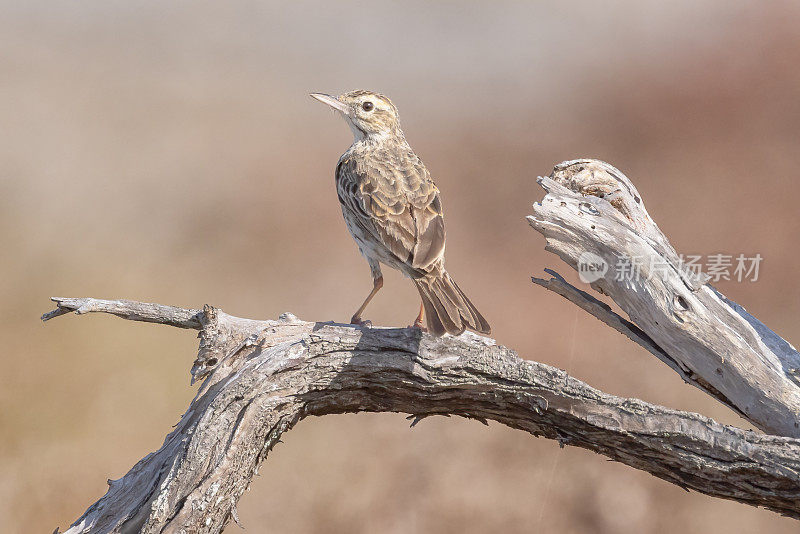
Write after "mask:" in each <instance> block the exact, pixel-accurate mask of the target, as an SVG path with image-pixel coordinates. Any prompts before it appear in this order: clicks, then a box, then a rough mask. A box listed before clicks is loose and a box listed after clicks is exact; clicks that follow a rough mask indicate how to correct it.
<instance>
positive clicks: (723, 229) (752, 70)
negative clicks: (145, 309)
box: [0, 0, 800, 533]
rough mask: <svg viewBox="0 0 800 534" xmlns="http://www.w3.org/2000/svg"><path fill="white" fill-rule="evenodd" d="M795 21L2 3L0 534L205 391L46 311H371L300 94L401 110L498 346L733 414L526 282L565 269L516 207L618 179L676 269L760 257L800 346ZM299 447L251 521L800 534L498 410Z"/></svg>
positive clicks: (731, 8) (80, 492) (119, 463)
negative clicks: (684, 263)
mask: <svg viewBox="0 0 800 534" xmlns="http://www.w3.org/2000/svg"><path fill="white" fill-rule="evenodd" d="M23 4H24V5H23ZM165 4H168V5H165ZM601 4H602V7H601ZM791 6H792V4H789V3H787V4H783V3H781V2H772V3H761V4H756V3H753V4H752V5H750V4H747V3H743V2H726V1H720V2H711V3H701V2H693V1H679V2H657V1H653V2H629V3H623V2H611V3H609V2H603V3H599V2H578V3H570V4H569V5H561V3H559V4H556V3H552V2H542V3H533V4H523V3H516V2H507V3H506V2H491V3H486V4H479V3H468V2H455V1H451V2H440V3H436V4H433V5H429V4H428V3H422V2H402V3H396V4H381V3H376V2H367V3H355V2H351V3H334V2H295V3H291V4H289V5H283V6H278V5H271V4H269V3H266V2H255V1H253V2H246V1H235V2H208V3H205V2H198V1H188V0H187V1H180V2H169V3H164V2H160V1H152V2H127V1H121V0H119V1H105V0H104V1H93V2H82V3H75V2H66V1H63V2H62V1H58V2H54V1H50V2H39V1H37V2H30V1H27V2H24V3H23V2H13V3H12V2H2V3H0V243H2V251H3V254H2V258H1V259H0V269H1V271H0V272H1V273H2V279H1V280H2V281H1V282H0V299H2V306H0V336H1V337H2V347H3V354H2V356H0V358H2V371H0V429H1V430H2V432H1V433H0V521H1V523H2V530H3V531H4V532H9V533H14V532H19V533H23V532H25V533H27V532H51V531H52V530H53V528H55V527H56V526H57V525H59V526H61V527H62V528H63V527H65V526H66V525H68V524H69V523H70V522H72V521H73V520H74V519H75V518H76V517H78V515H80V513H82V511H83V510H84V509H85V508H86V506H88V505H89V504H90V503H91V502H93V501H94V500H95V499H96V498H98V497H100V496H101V495H102V494H103V493H104V492H105V489H106V485H105V480H106V479H107V478H118V477H120V476H122V475H123V474H124V473H125V472H126V470H127V469H128V468H129V467H130V466H131V465H133V463H134V462H135V461H137V460H138V459H139V458H141V457H142V456H143V455H145V454H146V453H148V452H150V451H152V450H155V449H156V448H158V447H159V446H160V444H161V441H162V438H163V436H164V435H165V434H166V432H167V431H168V430H169V429H170V426H171V425H172V424H173V423H175V422H176V421H177V420H178V418H179V417H180V415H181V413H182V411H183V410H184V409H185V407H186V406H187V404H188V402H189V400H190V399H191V398H192V396H193V394H194V391H195V390H194V389H193V388H190V387H189V385H188V373H187V370H188V369H189V367H190V365H191V362H192V360H193V358H194V352H195V349H196V340H195V338H194V335H193V333H192V332H189V331H180V330H175V329H171V328H167V327H163V326H151V325H143V324H133V323H128V322H123V321H120V320H117V319H115V318H108V317H100V316H90V317H84V318H76V317H72V316H70V317H65V318H62V319H59V320H57V321H54V322H52V323H48V324H47V325H43V324H41V323H40V322H39V320H38V317H39V315H40V314H41V313H42V312H44V311H46V310H47V309H49V302H48V300H47V298H48V297H49V296H51V295H63V296H94V297H104V298H130V299H139V300H146V301H157V302H162V303H168V304H175V305H181V306H186V307H198V306H201V305H202V304H204V303H211V304H214V305H216V306H220V307H222V308H223V309H224V310H226V311H227V312H229V313H233V314H236V315H240V316H246V317H257V318H274V317H276V316H277V315H278V314H279V313H281V312H283V311H287V310H288V311H292V312H293V313H295V314H297V315H298V316H300V317H301V318H304V319H308V320H329V319H337V320H346V319H347V318H348V317H349V316H350V314H351V313H352V312H353V310H354V308H355V307H356V305H357V304H358V303H359V302H360V301H361V299H362V298H363V297H364V295H365V293H366V292H367V291H368V289H369V287H370V280H369V274H368V273H369V271H368V268H367V266H366V263H365V262H364V261H363V259H362V258H361V257H360V256H359V255H358V253H357V251H356V248H355V245H354V244H353V242H352V241H351V239H350V237H349V236H348V235H347V233H346V230H345V228H344V224H343V223H342V221H341V214H340V211H339V206H338V203H337V201H336V195H335V191H334V186H333V170H334V165H335V163H336V160H337V158H338V156H339V154H340V153H341V152H343V151H344V150H345V149H346V148H347V147H348V146H349V143H350V139H351V137H350V133H349V131H348V129H347V127H346V126H345V125H344V124H343V123H342V121H341V120H340V119H339V118H337V117H335V116H333V114H332V113H331V112H330V111H329V110H327V109H325V108H324V107H323V106H322V105H321V104H319V103H317V102H315V101H313V100H311V99H310V98H308V96H307V93H308V92H310V91H326V92H333V93H338V92H342V91H345V90H350V89H354V88H370V89H375V90H379V91H382V92H385V93H386V94H388V95H390V96H391V97H392V98H393V100H394V101H395V103H396V104H397V105H398V107H399V109H400V111H401V115H402V118H403V124H404V127H405V131H406V134H407V137H408V139H409V140H410V142H411V144H412V146H413V147H414V148H415V149H416V151H417V152H418V154H419V155H420V156H421V157H422V158H423V159H424V161H425V162H426V164H427V166H428V168H429V169H430V170H431V172H432V173H433V175H434V177H435V178H436V180H437V182H438V185H439V187H440V188H441V190H442V192H443V198H444V204H445V209H446V214H447V224H448V238H449V239H448V254H447V257H448V266H449V268H450V270H451V272H452V273H453V275H454V277H455V278H456V279H457V280H458V281H459V284H460V285H461V287H462V288H464V289H465V290H466V292H467V293H468V294H469V295H470V296H471V297H472V298H473V300H474V301H475V302H476V303H477V304H478V306H479V308H480V309H481V310H482V311H483V313H484V314H485V315H486V317H487V318H488V319H489V320H490V322H491V323H492V325H493V327H494V334H495V336H496V338H497V339H498V340H499V341H500V342H501V343H503V344H505V345H508V346H511V347H514V348H516V349H518V350H519V352H520V354H521V355H522V356H523V357H526V358H531V359H536V360H538V361H542V362H546V363H549V364H552V365H555V366H558V367H561V368H564V369H566V370H568V371H569V372H570V373H571V374H573V375H574V376H576V377H578V378H581V379H583V380H585V381H587V382H589V383H590V384H592V385H594V386H596V387H598V388H601V389H603V390H605V391H607V392H610V393H613V394H616V395H621V396H633V397H639V398H642V399H645V400H647V401H651V402H656V403H660V404H664V405H666V406H670V407H674V408H680V409H686V410H693V411H698V412H701V413H704V414H706V415H710V416H712V417H715V418H717V419H718V420H721V421H724V422H727V423H732V424H736V425H744V423H743V422H742V421H741V420H740V419H738V418H737V417H736V416H734V415H732V414H731V412H730V411H729V410H727V409H725V408H724V407H722V406H720V405H719V404H717V403H715V402H714V401H713V400H711V399H710V398H708V397H706V396H704V395H702V394H700V393H699V392H697V391H696V390H694V389H693V388H691V387H689V386H687V385H684V384H683V383H682V382H681V381H680V380H679V379H678V378H677V376H676V375H675V374H674V373H672V372H671V371H670V370H668V369H667V367H666V366H664V365H663V364H661V363H659V362H658V361H656V359H655V358H653V357H652V356H651V355H649V354H647V353H645V352H644V351H643V350H641V349H640V348H638V347H637V346H634V345H633V344H632V343H630V342H628V341H627V340H626V339H624V338H622V337H621V336H620V335H618V334H616V333H615V332H613V331H611V330H610V329H608V328H606V327H603V326H602V325H600V323H598V322H597V321H596V320H594V319H593V318H591V317H589V316H587V315H586V314H584V313H583V312H580V311H578V310H577V309H576V308H575V307H574V306H572V305H571V304H569V303H567V302H565V301H563V300H561V299H560V298H559V297H557V296H555V295H553V294H550V293H548V292H546V291H544V290H542V289H540V288H536V287H534V286H533V285H532V284H531V283H530V281H529V276H530V275H531V274H540V273H541V272H542V269H544V268H545V267H555V268H557V269H558V270H560V271H561V272H563V273H567V271H568V270H569V269H568V268H567V267H566V266H565V265H563V264H562V263H561V262H560V261H559V260H558V258H556V257H555V256H553V255H550V254H548V253H546V252H544V250H543V239H542V238H541V237H540V236H539V235H538V234H535V233H534V232H533V231H532V230H531V229H529V228H528V226H527V224H526V223H525V221H524V216H525V215H526V214H528V213H529V212H530V204H531V203H532V202H533V201H535V200H538V199H539V198H541V195H542V193H541V191H540V189H539V188H538V187H537V186H536V184H535V177H536V175H537V174H547V173H549V172H550V170H551V168H552V166H553V164H555V163H557V162H559V161H562V160H565V159H571V158H575V157H581V156H592V157H597V158H601V159H604V160H606V161H609V162H611V163H612V164H614V165H616V166H617V167H619V168H620V169H621V170H623V172H625V173H626V174H627V175H628V176H629V177H630V178H631V179H632V180H633V181H634V183H635V184H636V185H637V187H638V188H639V190H640V192H641V193H642V195H643V196H644V199H645V202H646V203H647V206H648V209H649V211H650V213H651V214H652V215H653V217H654V218H655V219H656V221H657V222H658V224H659V225H660V226H661V228H662V229H663V230H664V231H665V233H666V234H667V235H669V236H670V237H671V239H672V241H673V244H674V245H675V246H676V248H677V249H678V250H679V251H682V252H684V253H689V254H712V253H720V252H722V253H727V254H738V253H745V254H755V253H756V252H758V253H760V254H762V255H763V256H764V258H765V259H764V263H763V264H762V269H761V278H760V280H759V281H758V282H755V283H736V282H723V283H720V284H719V287H720V288H721V289H722V290H723V291H724V292H726V293H727V294H728V295H729V296H730V297H731V298H733V299H735V300H737V301H739V302H741V303H742V304H743V305H745V306H746V307H747V308H748V309H749V310H750V311H751V312H753V313H754V314H755V315H756V316H758V317H759V318H761V319H762V320H763V321H765V322H766V323H767V324H769V325H770V326H771V327H773V328H774V329H775V330H776V331H777V332H778V333H780V334H782V335H783V336H785V337H786V338H787V339H789V340H790V341H794V342H797V341H798V339H800V327H798V317H800V299H798V297H800V284H798V283H797V279H796V278H795V275H796V273H797V271H798V269H797V262H798V260H800V251H798V248H797V241H798V239H797V237H798V232H799V231H800V216H798V210H797V198H796V194H795V191H796V187H795V184H797V183H798V182H797V180H798V171H797V165H796V157H795V155H796V153H797V147H798V138H799V136H800V105H799V104H798V94H800V93H799V92H800V69H798V68H797V66H798V64H800V34H799V33H798V31H797V26H798V23H800V8H798V7H797V6H798V4H796V3H794V4H793V6H794V7H791ZM569 274H570V275H571V274H572V273H569ZM572 279H574V277H572ZM417 302H418V301H417V297H416V295H415V292H414V290H413V288H412V286H411V284H409V283H408V282H407V281H405V280H403V279H402V278H401V277H400V276H399V275H397V274H396V273H388V274H387V283H386V287H385V289H384V290H383V291H382V293H381V294H380V295H379V296H378V298H377V299H376V300H375V301H374V304H373V305H372V306H371V308H370V313H369V317H370V318H372V319H373V320H374V321H375V323H376V324H379V325H405V324H408V322H409V321H410V320H411V319H412V318H413V316H414V314H415V312H416V309H417V308H416V306H417ZM284 441H285V444H283V445H280V446H279V447H278V448H277V449H276V450H275V451H274V452H273V453H272V454H270V457H269V460H268V461H267V462H266V463H265V465H264V467H263V469H262V471H261V473H262V474H261V476H260V477H259V478H257V479H256V480H255V481H254V484H253V487H252V491H251V492H249V493H248V494H246V495H245V496H244V497H243V498H242V500H241V503H240V508H239V510H240V512H239V513H240V516H241V519H242V522H243V524H244V525H245V526H246V527H247V532H251V533H259V532H390V533H393V532H487V531H492V530H493V531H498V530H502V531H508V532H562V533H567V532H601V533H605V532H608V533H629V532H630V533H634V532H635V533H657V532H658V533H661V532H665V533H666V532H683V533H693V532H704V533H718V532H719V533H723V532H725V533H729V532H755V531H759V532H776V533H780V532H790V531H796V529H797V528H798V524H797V523H796V522H794V521H791V520H789V519H785V518H781V517H779V516H778V515H776V514H774V513H771V512H767V511H763V510H756V509H753V508H749V507H746V506H744V505H740V504H736V503H731V502H725V501H721V500H716V499H711V498H708V497H704V496H702V495H698V494H694V493H686V492H684V491H683V490H681V489H679V488H677V487H675V486H672V485H670V484H667V483H666V482H662V481H660V480H658V479H655V478H653V477H651V476H649V475H646V474H643V473H640V472H638V471H634V470H632V469H630V468H628V467H625V466H623V465H620V464H615V463H611V462H607V461H606V460H605V459H604V458H602V457H599V456H596V455H594V454H592V453H588V452H585V451H583V450H579V449H574V448H566V449H563V450H562V449H559V448H558V445H557V444H555V443H554V442H551V441H546V440H541V439H534V438H532V437H531V436H529V435H526V434H523V433H521V432H515V431H511V430H508V429H506V428H504V427H501V426H499V425H497V424H492V425H491V426H490V427H489V428H487V427H485V426H483V425H481V424H479V423H476V422H472V421H462V420H455V419H428V420H425V421H424V422H423V423H421V424H420V425H419V426H417V427H416V428H414V429H413V430H409V429H408V423H407V421H405V419H404V417H403V416H402V415H389V414H385V415H349V416H329V417H325V418H321V419H313V420H307V421H304V422H302V423H301V424H300V425H299V426H298V427H297V428H296V429H294V430H293V431H291V432H290V433H289V434H287V435H286V436H285V439H284ZM228 530H230V531H232V532H236V531H237V527H236V526H231V527H229V529H228Z"/></svg>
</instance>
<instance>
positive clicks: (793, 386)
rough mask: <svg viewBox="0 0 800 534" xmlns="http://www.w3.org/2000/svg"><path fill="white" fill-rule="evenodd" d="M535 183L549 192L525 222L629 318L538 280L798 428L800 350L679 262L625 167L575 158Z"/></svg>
mask: <svg viewBox="0 0 800 534" xmlns="http://www.w3.org/2000/svg"><path fill="white" fill-rule="evenodd" d="M539 183H540V184H541V186H542V187H543V188H544V189H545V191H546V192H547V195H545V197H544V199H543V200H542V201H541V203H537V204H534V206H533V213H534V214H533V216H531V217H528V221H529V222H530V224H531V226H532V227H533V228H534V229H536V230H537V231H538V232H540V233H541V234H542V235H543V236H544V237H545V239H546V240H547V245H546V249H547V250H549V251H551V252H554V253H555V254H557V255H558V256H559V257H561V259H563V260H564V261H565V262H566V263H567V264H569V265H570V266H571V267H573V268H575V269H578V270H579V271H580V270H583V271H584V272H583V275H584V278H589V279H588V280H587V281H590V282H591V287H592V288H593V289H595V290H596V291H598V292H599V293H601V294H604V295H608V296H610V297H611V299H613V300H614V302H615V303H616V304H617V305H618V306H619V307H620V308H622V310H623V311H624V312H625V313H626V314H627V315H628V317H630V318H631V321H632V322H631V321H626V320H624V319H622V318H621V317H619V316H618V315H617V314H616V313H614V312H613V311H611V309H610V308H609V307H608V306H607V305H605V304H603V303H602V302H601V301H599V300H597V299H595V298H594V297H592V296H590V295H589V294H588V293H585V292H583V291H580V290H579V289H577V288H575V287H573V286H571V285H570V284H569V283H567V282H566V281H565V280H564V279H563V278H561V277H560V276H557V275H556V277H555V278H552V279H550V280H541V279H534V282H535V283H537V284H539V285H541V286H543V287H546V288H547V289H550V290H553V291H555V292H556V293H558V294H559V295H562V296H563V297H565V298H567V299H569V300H570V301H572V302H573V303H575V304H577V305H578V306H580V307H581V308H583V309H584V310H586V311H588V312H589V313H591V314H592V315H594V316H595V317H597V318H598V319H600V320H601V321H603V322H605V323H606V324H608V325H610V326H612V327H613V328H615V329H616V330H618V331H620V332H623V333H624V334H625V335H627V336H628V337H629V338H631V339H632V340H633V341H635V342H637V343H639V344H640V345H642V346H643V347H645V348H646V349H647V350H648V351H650V352H651V353H652V354H654V355H655V356H656V357H657V358H659V359H660V360H662V361H663V362H664V363H666V364H667V365H669V366H670V367H671V368H672V369H673V370H674V371H675V372H677V373H678V374H679V375H680V376H681V378H683V379H684V380H685V381H686V382H687V383H689V384H692V385H694V386H696V387H698V388H699V389H701V390H703V391H705V392H706V393H708V394H710V395H712V396H713V397H715V398H717V399H718V400H720V401H721V402H723V403H724V404H726V405H727V406H729V407H731V408H732V409H734V410H735V411H736V412H737V413H739V414H740V415H741V416H743V417H745V418H746V419H748V420H749V421H750V422H752V423H753V424H754V425H755V426H757V427H758V428H760V429H762V430H764V431H765V432H769V433H771V434H777V435H781V436H793V437H800V419H798V413H800V381H798V377H800V354H798V352H797V350H796V349H795V348H794V347H792V346H791V344H789V343H788V342H787V341H785V340H784V339H782V338H781V337H780V336H778V335H777V334H776V333H774V332H773V331H772V330H770V329H769V328H767V327H766V326H765V325H764V324H763V323H761V322H760V321H759V320H758V319H756V318H755V317H753V316H752V315H750V314H749V313H747V311H746V310H745V309H744V308H742V307H741V306H739V305H738V304H736V303H735V302H732V301H730V300H728V299H727V298H726V297H725V296H724V295H722V294H721V293H720V292H718V291H717V290H716V289H714V288H713V287H712V286H710V285H709V284H707V283H706V282H707V279H708V278H707V277H706V276H705V275H703V274H702V273H698V272H692V271H691V270H689V269H688V268H687V267H686V266H685V265H684V264H683V263H682V261H681V258H680V257H679V256H678V254H677V253H676V252H675V250H674V249H673V248H672V245H671V244H670V243H669V240H668V239H667V238H666V236H664V234H663V233H661V230H660V229H659V228H658V226H657V225H656V223H655V222H654V221H653V220H652V219H651V218H650V215H649V214H648V213H647V210H646V209H645V207H644V202H643V201H642V198H641V196H640V195H639V193H638V191H636V188H635V187H634V186H633V184H632V183H631V182H630V180H628V178H627V177H626V176H625V175H624V174H622V173H621V172H620V171H619V170H617V169H615V168H614V167H612V166H611V165H609V164H608V163H604V162H602V161H597V160H575V161H567V162H564V163H561V164H559V165H557V166H556V167H555V169H554V170H553V173H552V174H551V175H550V177H548V178H540V179H539ZM625 262H628V264H627V269H628V271H627V272H626V273H623V274H624V276H618V275H619V274H620V273H618V272H615V271H616V269H615V267H618V266H621V265H626V263H625ZM603 269H605V270H603ZM550 273H551V274H555V273H553V272H552V271H550Z"/></svg>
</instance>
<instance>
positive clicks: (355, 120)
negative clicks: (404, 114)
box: [311, 90, 403, 140]
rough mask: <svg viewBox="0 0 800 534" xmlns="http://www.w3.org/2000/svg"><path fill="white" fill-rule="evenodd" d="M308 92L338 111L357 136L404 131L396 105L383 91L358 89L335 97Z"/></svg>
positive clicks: (396, 133)
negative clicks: (374, 91)
mask: <svg viewBox="0 0 800 534" xmlns="http://www.w3.org/2000/svg"><path fill="white" fill-rule="evenodd" d="M311 96H312V97H313V98H316V99H317V100H319V101H320V102H322V103H324V104H328V105H329V106H330V107H332V108H333V109H335V110H336V111H338V112H339V113H341V114H342V117H344V120H346V121H347V123H348V124H349V125H350V129H351V130H353V135H354V136H355V138H356V140H359V139H364V138H373V139H375V138H382V137H388V136H402V135H403V133H402V131H401V130H400V117H399V115H398V114H397V108H396V107H395V106H394V104H392V101H391V100H389V99H388V98H387V97H385V96H383V95H382V94H379V93H373V92H372V91H362V90H358V91H350V92H349V93H344V94H342V95H339V96H338V97H333V96H330V95H326V94H324V93H311Z"/></svg>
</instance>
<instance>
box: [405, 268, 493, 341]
mask: <svg viewBox="0 0 800 534" xmlns="http://www.w3.org/2000/svg"><path fill="white" fill-rule="evenodd" d="M414 283H415V284H416V286H417V289H418V290H419V296H420V297H422V306H423V308H424V309H425V315H426V318H427V320H428V331H429V332H430V333H432V334H434V335H436V336H441V335H443V334H444V333H445V332H447V333H448V334H452V335H454V336H457V335H459V334H461V333H462V332H463V331H464V330H465V329H467V328H469V329H470V330H474V331H475V332H479V333H481V334H489V333H491V331H492V329H491V327H490V326H489V323H487V322H486V319H484V318H483V315H481V314H480V312H479V311H478V310H477V309H476V308H475V306H474V305H473V304H472V303H471V302H470V301H469V299H468V298H467V296H466V295H465V294H464V292H463V291H461V288H459V287H458V285H457V284H456V283H455V281H454V280H453V279H452V278H450V275H449V274H447V271H444V270H441V271H438V272H436V273H431V274H429V275H427V276H423V277H421V278H416V279H414Z"/></svg>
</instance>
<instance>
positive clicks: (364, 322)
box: [350, 316, 372, 328]
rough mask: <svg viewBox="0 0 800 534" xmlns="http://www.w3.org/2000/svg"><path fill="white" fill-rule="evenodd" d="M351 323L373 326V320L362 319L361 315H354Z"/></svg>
mask: <svg viewBox="0 0 800 534" xmlns="http://www.w3.org/2000/svg"><path fill="white" fill-rule="evenodd" d="M350 324H352V325H356V326H360V327H362V328H372V321H370V320H369V319H362V318H361V317H355V316H354V317H352V318H351V319H350Z"/></svg>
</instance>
